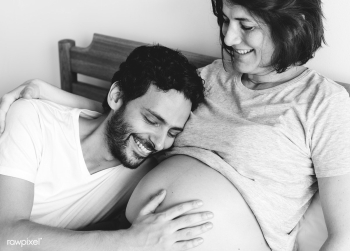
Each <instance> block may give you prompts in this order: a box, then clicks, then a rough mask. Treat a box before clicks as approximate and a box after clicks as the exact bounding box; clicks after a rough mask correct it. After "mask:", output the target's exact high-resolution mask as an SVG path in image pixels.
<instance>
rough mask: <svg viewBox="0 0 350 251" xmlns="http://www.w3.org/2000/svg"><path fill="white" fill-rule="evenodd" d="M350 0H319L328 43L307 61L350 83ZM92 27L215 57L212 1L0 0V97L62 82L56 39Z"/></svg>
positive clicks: (87, 35) (80, 40)
mask: <svg viewBox="0 0 350 251" xmlns="http://www.w3.org/2000/svg"><path fill="white" fill-rule="evenodd" d="M349 10H350V1H348V0H337V1H334V0H324V12H325V15H326V18H327V22H326V28H327V31H326V38H327V41H328V46H325V47H324V48H323V49H321V50H320V51H319V52H318V53H317V55H316V57H315V59H313V60H312V61H311V62H310V63H309V64H308V65H309V66H310V67H312V68H314V69H316V70H318V71H319V72H321V73H322V74H324V75H325V76H327V77H330V78H332V79H335V80H338V81H342V82H347V83H350V59H349V58H350V31H349V28H348V27H349V23H350V15H349V13H348V12H349ZM93 33H101V34H105V35H111V36H118V37H122V38H127V39H131V40H136V41H142V42H146V43H153V42H157V43H161V44H163V45H166V46H169V47H171V48H178V49H181V50H188V51H193V52H198V53H202V54H207V55H211V56H217V57H220V49H219V42H218V41H219V40H218V36H217V35H218V31H217V24H216V20H215V17H214V16H213V15H212V12H211V4H210V0H1V3H0V96H2V95H3V94H4V93H6V92H8V91H10V90H11V89H13V88H14V87H15V86H17V85H19V84H20V83H22V82H24V81H25V80H27V79H30V78H41V79H43V80H46V81H48V82H50V83H53V84H55V85H57V86H59V81H60V80H59V66H58V47H57V42H58V40H60V39H64V38H71V39H74V40H76V43H77V45H79V46H87V45H88V44H89V43H90V41H91V39H92V34H93Z"/></svg>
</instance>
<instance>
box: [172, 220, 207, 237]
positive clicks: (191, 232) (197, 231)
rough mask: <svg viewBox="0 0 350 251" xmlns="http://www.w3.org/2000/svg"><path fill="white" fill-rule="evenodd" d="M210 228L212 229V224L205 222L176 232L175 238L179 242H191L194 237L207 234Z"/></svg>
mask: <svg viewBox="0 0 350 251" xmlns="http://www.w3.org/2000/svg"><path fill="white" fill-rule="evenodd" d="M212 228H213V223H211V222H206V223H204V224H201V225H199V226H194V227H188V228H183V229H181V230H179V231H177V232H176V238H177V240H181V241H183V240H192V239H194V238H195V237H196V236H198V235H201V234H203V233H205V232H208V231H209V230H210V229H212Z"/></svg>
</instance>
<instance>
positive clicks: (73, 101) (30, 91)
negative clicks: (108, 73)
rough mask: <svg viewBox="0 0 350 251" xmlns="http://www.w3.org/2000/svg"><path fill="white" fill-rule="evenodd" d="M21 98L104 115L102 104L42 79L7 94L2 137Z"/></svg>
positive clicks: (0, 116)
mask: <svg viewBox="0 0 350 251" xmlns="http://www.w3.org/2000/svg"><path fill="white" fill-rule="evenodd" d="M19 98H26V99H46V100H49V101H52V102H55V103H57V104H61V105H65V106H69V107H76V108H81V109H88V110H92V111H97V112H101V113H103V108H102V105H101V103H99V102H97V101H94V100H91V99H88V98H85V97H82V96H79V95H75V94H73V93H69V92H66V91H63V90H61V89H59V88H57V87H55V86H53V85H50V84H48V83H46V82H45V81H42V80H40V79H31V80H28V81H26V82H24V83H23V84H22V85H20V86H18V87H17V88H16V89H14V90H12V91H10V92H9V93H6V94H5V95H4V96H3V97H2V98H1V102H0V135H1V134H2V133H3V131H4V130H5V120H6V114H7V112H8V110H9V108H10V106H11V105H12V103H13V102H15V101H16V100H17V99H19Z"/></svg>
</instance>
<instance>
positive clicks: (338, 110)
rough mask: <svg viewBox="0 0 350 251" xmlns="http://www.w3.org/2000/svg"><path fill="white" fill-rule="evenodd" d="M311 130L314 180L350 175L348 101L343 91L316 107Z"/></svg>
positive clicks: (349, 117) (349, 109)
mask: <svg viewBox="0 0 350 251" xmlns="http://www.w3.org/2000/svg"><path fill="white" fill-rule="evenodd" d="M311 128H312V129H311V134H310V135H311V157H312V161H313V164H314V168H315V173H316V176H317V177H318V178H323V177H331V176H338V175H344V174H347V173H350V98H349V96H348V94H347V92H346V91H345V90H344V91H343V92H340V93H337V94H335V95H333V96H332V97H330V98H329V99H328V100H326V101H325V102H323V103H321V104H320V105H319V108H318V109H317V114H316V116H315V120H314V121H313V125H312V126H311Z"/></svg>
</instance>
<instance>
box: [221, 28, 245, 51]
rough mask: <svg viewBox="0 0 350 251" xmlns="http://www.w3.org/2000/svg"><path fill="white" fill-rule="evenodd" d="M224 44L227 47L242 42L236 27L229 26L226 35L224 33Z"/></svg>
mask: <svg viewBox="0 0 350 251" xmlns="http://www.w3.org/2000/svg"><path fill="white" fill-rule="evenodd" d="M224 36H225V37H224V43H225V45H227V46H233V45H237V44H240V43H241V42H242V39H241V32H240V30H239V28H238V27H236V26H235V25H233V24H231V23H230V24H229V25H228V27H227V29H226V33H224Z"/></svg>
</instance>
